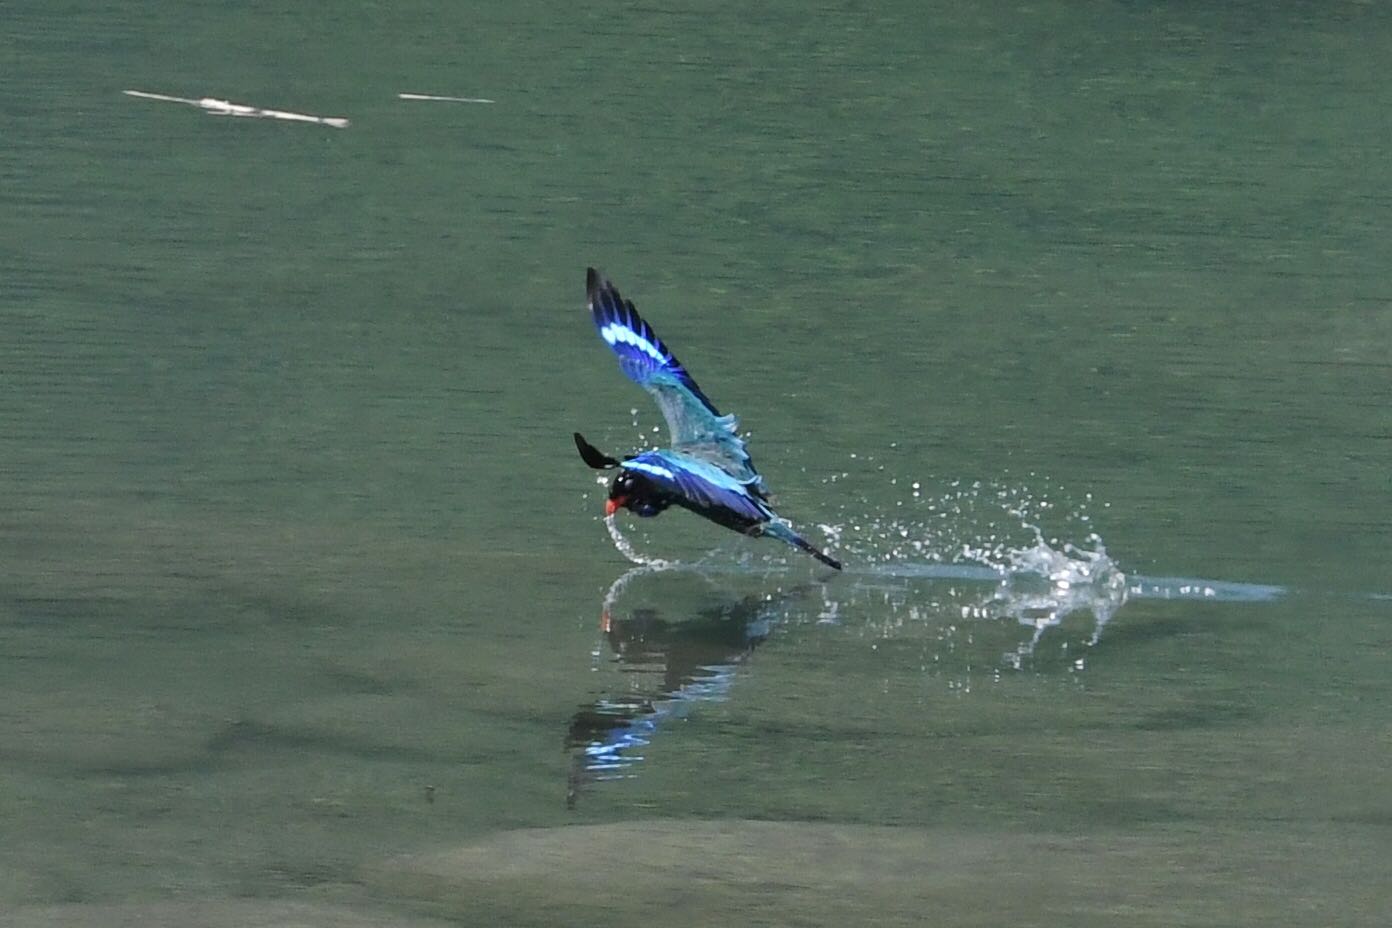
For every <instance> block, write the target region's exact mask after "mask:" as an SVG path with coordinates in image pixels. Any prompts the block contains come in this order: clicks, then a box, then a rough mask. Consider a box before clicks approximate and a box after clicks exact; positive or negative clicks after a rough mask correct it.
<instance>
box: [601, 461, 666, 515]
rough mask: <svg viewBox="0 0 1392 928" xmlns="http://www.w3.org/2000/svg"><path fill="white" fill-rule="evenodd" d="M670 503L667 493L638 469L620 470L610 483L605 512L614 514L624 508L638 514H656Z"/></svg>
mask: <svg viewBox="0 0 1392 928" xmlns="http://www.w3.org/2000/svg"><path fill="white" fill-rule="evenodd" d="M669 505H671V503H670V502H669V501H668V500H667V498H666V496H665V494H664V493H663V492H662V491H661V490H660V489H658V487H657V485H656V484H654V483H653V482H652V481H651V480H649V479H648V478H647V477H645V476H643V475H642V474H641V473H638V472H637V471H632V470H620V471H619V473H618V476H616V477H615V478H614V482H613V483H611V484H610V485H609V499H607V500H605V502H604V514H605V515H606V516H612V515H613V514H614V513H615V512H617V511H618V510H619V509H620V508H623V509H627V510H628V511H629V512H631V513H633V514H634V515H636V516H655V515H657V514H658V513H659V512H661V511H662V510H664V509H666V508H667V507H668V506H669Z"/></svg>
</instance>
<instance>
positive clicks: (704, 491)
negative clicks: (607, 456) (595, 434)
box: [619, 451, 776, 522]
mask: <svg viewBox="0 0 1392 928" xmlns="http://www.w3.org/2000/svg"><path fill="white" fill-rule="evenodd" d="M619 466H620V467H623V468H625V469H627V470H633V471H638V472H640V473H642V474H643V475H644V476H646V477H647V478H648V479H650V480H652V481H653V482H655V483H657V484H658V485H659V486H661V487H663V488H664V489H666V490H668V491H669V492H671V493H674V494H677V495H680V496H681V497H682V498H684V499H687V500H690V501H691V502H693V503H695V504H697V505H698V506H702V507H720V508H722V509H726V510H730V511H733V512H736V513H738V514H739V515H741V516H744V517H745V518H747V519H752V520H754V521H756V522H767V521H769V520H770V519H773V518H776V516H775V515H774V514H773V511H772V510H771V509H769V508H768V506H767V505H766V504H765V503H764V502H763V500H762V499H760V498H759V497H758V496H755V495H754V493H753V492H752V487H750V486H749V485H748V484H746V483H743V482H742V481H740V480H738V479H736V478H735V477H733V476H731V475H730V474H729V473H727V472H726V471H724V470H723V469H721V468H720V467H717V466H715V465H714V464H710V463H708V462H706V461H704V460H701V459H700V458H694V457H690V456H688V455H685V454H680V455H679V454H677V453H674V452H671V451H645V452H643V453H642V454H639V455H635V456H634V457H631V458H629V459H628V460H626V461H624V462H622V463H621V464H620V465H619Z"/></svg>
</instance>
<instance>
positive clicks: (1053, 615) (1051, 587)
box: [984, 534, 1128, 670]
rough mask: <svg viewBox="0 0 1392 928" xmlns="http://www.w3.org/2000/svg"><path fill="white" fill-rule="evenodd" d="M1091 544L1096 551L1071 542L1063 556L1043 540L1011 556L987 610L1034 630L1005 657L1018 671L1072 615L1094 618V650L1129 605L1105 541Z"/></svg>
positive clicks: (1123, 579) (1093, 540) (1123, 578)
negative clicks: (1046, 636)
mask: <svg viewBox="0 0 1392 928" xmlns="http://www.w3.org/2000/svg"><path fill="white" fill-rule="evenodd" d="M1089 541H1090V542H1091V543H1092V544H1093V546H1094V547H1093V548H1092V550H1087V549H1085V548H1080V547H1078V546H1076V545H1074V544H1072V543H1071V542H1069V543H1065V544H1064V545H1063V547H1062V549H1061V550H1060V549H1056V548H1052V547H1050V546H1049V545H1048V543H1047V542H1045V541H1044V539H1043V537H1042V535H1041V537H1040V538H1039V540H1038V542H1037V543H1036V544H1035V545H1034V547H1031V548H1025V549H1022V550H1016V551H1009V552H1007V554H1006V563H1005V565H1004V575H1003V576H1002V578H1001V581H1000V584H999V585H998V586H997V587H996V589H995V591H994V593H993V595H992V596H991V598H990V600H988V601H987V602H986V603H985V604H984V611H985V612H986V614H987V615H989V616H991V617H993V618H1006V619H1013V620H1015V621H1016V622H1018V623H1019V624H1021V625H1025V626H1029V627H1031V628H1033V629H1034V633H1033V635H1032V636H1031V637H1030V640H1029V641H1027V642H1025V643H1023V644H1021V645H1020V646H1019V647H1017V648H1016V649H1015V650H1014V651H1013V652H1010V653H1007V654H1006V655H1005V660H1006V662H1007V663H1009V664H1010V665H1011V666H1012V667H1014V668H1015V669H1016V670H1019V669H1020V668H1021V666H1022V665H1023V663H1024V660H1025V659H1026V658H1028V657H1030V656H1032V655H1033V654H1034V649H1035V647H1036V646H1037V645H1038V644H1039V640H1040V638H1042V637H1043V635H1044V632H1045V631H1046V630H1048V629H1050V628H1055V627H1057V626H1059V625H1060V624H1062V623H1063V620H1064V619H1065V618H1067V617H1068V616H1069V615H1071V614H1073V613H1075V612H1088V613H1091V614H1092V617H1093V628H1092V637H1091V638H1090V639H1089V640H1088V646H1089V647H1092V646H1094V645H1096V644H1097V642H1098V641H1099V640H1100V639H1101V637H1102V629H1103V628H1104V627H1106V625H1107V623H1108V622H1109V621H1110V620H1111V618H1112V616H1114V615H1115V614H1116V611H1117V610H1118V609H1120V608H1121V607H1122V606H1123V605H1125V603H1126V598H1127V592H1128V585H1127V584H1128V581H1127V578H1126V575H1125V574H1124V573H1122V572H1121V570H1120V569H1119V568H1118V567H1117V566H1116V564H1115V563H1114V562H1113V561H1112V559H1111V558H1110V557H1108V556H1107V549H1106V547H1105V546H1104V545H1103V544H1102V539H1101V538H1099V537H1098V536H1097V535H1095V534H1094V535H1092V536H1090V537H1089Z"/></svg>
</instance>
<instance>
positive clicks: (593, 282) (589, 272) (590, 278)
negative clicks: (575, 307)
mask: <svg viewBox="0 0 1392 928" xmlns="http://www.w3.org/2000/svg"><path fill="white" fill-rule="evenodd" d="M613 289H614V285H613V284H611V283H610V282H609V278H607V277H605V276H604V272H603V271H597V270H595V269H594V268H592V267H587V268H585V294H586V295H587V296H588V297H589V298H590V302H591V303H593V302H594V298H595V294H596V293H599V292H600V291H601V290H613Z"/></svg>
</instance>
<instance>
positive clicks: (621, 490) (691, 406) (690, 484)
mask: <svg viewBox="0 0 1392 928" xmlns="http://www.w3.org/2000/svg"><path fill="white" fill-rule="evenodd" d="M586 289H587V291H588V294H589V307H590V313H591V315H592V316H593V317H594V323H595V327H596V329H598V331H599V336H600V338H602V339H603V340H604V342H605V343H606V344H607V345H609V347H610V348H612V349H613V350H614V353H615V354H616V355H618V357H619V366H620V368H622V370H623V372H624V373H625V374H627V375H628V377H629V378H630V379H632V380H633V381H634V382H635V383H637V384H638V385H639V386H641V387H642V388H643V389H644V390H646V391H647V392H648V393H649V394H650V395H651V396H652V398H653V399H654V400H655V401H656V402H657V406H658V408H659V409H660V410H662V415H663V417H664V418H665V419H666V420H667V426H668V429H669V430H670V432H671V447H669V448H663V449H659V450H654V451H644V452H642V453H639V454H634V455H630V456H629V457H627V458H625V459H624V460H622V461H619V460H616V459H614V458H611V457H609V456H608V455H606V454H604V453H602V452H600V451H599V450H597V449H596V448H595V447H594V446H593V445H591V444H589V443H588V442H586V441H585V439H584V438H582V437H581V436H580V434H579V433H578V432H577V433H576V434H575V445H576V447H577V448H578V449H579V451H580V456H581V457H582V458H583V459H584V460H585V463H587V464H589V465H590V466H591V467H594V468H596V469H604V468H619V474H618V476H616V477H615V478H614V483H613V485H612V486H611V488H610V492H609V500H608V503H607V504H606V506H605V514H606V515H613V513H614V512H615V510H617V509H619V508H620V507H622V508H625V509H628V510H629V511H630V512H633V513H634V514H636V515H639V516H655V515H658V514H659V513H661V512H662V511H664V510H666V509H668V508H669V507H671V506H674V505H675V506H680V507H682V508H683V509H689V510H690V511H692V512H694V513H696V514H697V515H700V516H704V517H705V518H707V519H710V520H711V521H712V522H715V523H716V524H718V525H723V526H725V527H726V528H729V529H733V530H734V531H737V532H741V533H743V534H746V535H769V536H771V537H774V538H778V539H781V540H783V541H785V542H787V543H788V544H790V545H793V546H795V547H798V548H801V549H802V550H804V551H806V552H807V553H808V554H811V555H812V556H813V557H815V558H816V559H817V560H819V561H821V562H822V563H824V564H826V565H828V566H830V567H834V568H836V569H837V570H840V569H841V565H840V563H838V562H837V561H836V560H835V559H834V558H831V557H828V556H827V555H825V554H823V553H822V552H821V551H819V550H817V549H816V548H814V547H813V546H812V545H811V544H809V543H808V542H807V541H806V540H805V539H804V538H803V537H802V536H801V535H799V534H798V533H797V532H796V531H795V530H794V529H793V527H792V526H791V525H790V524H788V522H787V521H786V520H784V519H782V518H781V517H779V515H778V514H777V513H776V512H774V511H773V509H772V507H770V506H769V501H768V491H767V489H766V488H765V486H764V479H763V478H762V477H761V476H759V472H758V471H757V470H755V469H754V461H753V459H751V458H750V456H749V451H748V449H747V448H745V445H744V440H743V439H742V438H740V437H739V431H738V428H739V423H738V421H737V420H736V419H735V417H734V416H726V415H721V414H720V411H719V410H718V409H716V407H715V404H714V403H712V402H711V401H710V399H708V398H707V397H706V395H705V393H703V392H701V388H700V387H699V386H697V385H696V381H695V380H693V379H692V377H691V375H690V374H688V373H687V372H686V368H684V367H683V366H682V365H681V362H679V361H678V360H677V359H676V357H675V356H674V355H673V354H672V352H671V351H670V350H668V348H667V346H666V345H664V344H663V343H662V340H661V339H659V338H658V337H657V333H656V332H654V331H653V329H652V326H650V325H648V323H647V322H646V321H644V319H643V318H642V317H641V316H639V315H638V311H637V310H636V309H634V307H633V304H632V303H631V302H629V301H627V300H625V299H623V297H621V296H620V295H619V291H618V290H617V289H615V287H614V285H613V284H612V283H610V282H609V281H608V280H606V279H605V278H604V277H603V276H602V275H600V274H599V273H598V272H597V271H595V269H594V268H590V269H589V272H588V274H587V277H586Z"/></svg>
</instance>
